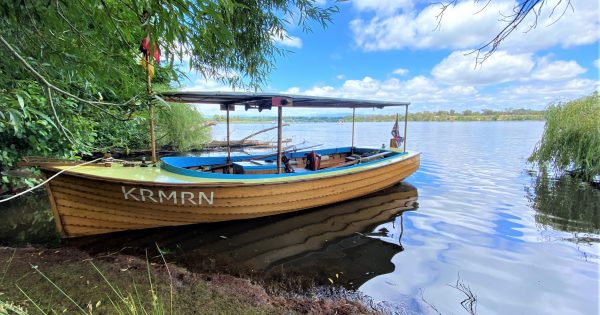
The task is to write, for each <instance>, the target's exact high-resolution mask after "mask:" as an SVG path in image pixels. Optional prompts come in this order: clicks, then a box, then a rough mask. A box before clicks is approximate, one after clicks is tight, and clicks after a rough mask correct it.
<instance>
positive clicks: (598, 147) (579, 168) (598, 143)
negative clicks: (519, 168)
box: [529, 92, 600, 181]
mask: <svg viewBox="0 0 600 315" xmlns="http://www.w3.org/2000/svg"><path fill="white" fill-rule="evenodd" d="M529 161H530V162H536V163H538V164H540V166H541V167H546V166H550V167H551V168H552V169H553V170H555V171H558V172H560V173H563V172H565V171H574V174H575V175H577V176H580V177H581V178H582V179H583V180H586V181H591V180H593V179H594V177H595V176H596V175H598V174H600V96H599V94H598V93H597V92H596V93H595V94H593V95H591V96H587V97H583V98H580V99H577V100H573V101H570V102H568V103H566V104H558V105H554V106H551V107H550V108H548V112H547V113H546V126H545V128H544V134H543V136H542V140H541V141H540V142H539V143H538V145H537V146H536V148H535V150H534V152H533V154H532V155H531V156H530V157H529Z"/></svg>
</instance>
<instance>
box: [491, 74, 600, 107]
mask: <svg viewBox="0 0 600 315" xmlns="http://www.w3.org/2000/svg"><path fill="white" fill-rule="evenodd" d="M594 91H600V81H594V80H590V79H572V80H568V81H560V82H543V83H542V84H527V85H522V84H519V85H515V86H511V87H507V88H504V89H502V90H500V91H499V92H498V94H497V96H496V98H497V99H498V100H499V101H500V102H502V103H513V104H542V105H548V104H553V103H557V102H563V101H568V100H571V99H575V98H578V97H581V96H585V95H590V94H591V93H593V92H594Z"/></svg>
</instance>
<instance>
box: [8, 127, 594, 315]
mask: <svg viewBox="0 0 600 315" xmlns="http://www.w3.org/2000/svg"><path fill="white" fill-rule="evenodd" d="M391 125H392V124H391V123H358V124H357V127H356V132H357V133H356V144H357V145H358V146H377V147H380V146H381V144H387V143H388V142H389V138H390V130H391V127H392V126H391ZM269 126H270V125H269ZM263 127H264V126H261V125H245V124H234V125H232V128H231V129H232V131H233V133H232V138H233V139H239V138H242V137H244V136H245V135H247V134H249V133H251V132H254V131H257V130H260V129H262V128H263ZM542 131H543V122H453V123H442V122H434V123H428V122H412V123H410V125H409V132H408V137H407V138H408V148H409V149H411V150H416V151H420V152H422V161H421V163H422V164H421V168H420V169H419V171H418V172H417V173H415V174H414V175H413V176H411V177H409V178H408V179H407V180H406V183H405V184H402V185H398V186H396V187H392V188H390V189H388V190H386V191H384V192H380V193H377V194H375V195H371V196H366V197H363V198H360V199H357V200H352V201H347V202H345V203H341V204H338V205H332V206H328V207H323V208H319V209H316V210H313V211H307V212H300V213H294V214H290V215H284V216H277V217H270V218H261V219H257V220H248V221H239V222H225V223H216V224H203V225H195V226H188V227H180V228H162V229H154V230H146V231H136V232H127V233H118V234H114V235H109V236H103V237H90V238H85V239H80V240H76V241H70V242H69V244H68V245H69V246H78V247H80V248H82V249H84V250H87V251H89V252H92V253H96V252H105V251H115V250H121V252H124V253H131V254H141V253H143V252H144V251H143V249H144V248H152V247H154V246H155V245H154V242H155V241H156V242H157V243H158V244H159V245H160V246H161V247H162V248H163V250H164V251H165V252H166V253H167V259H169V260H170V261H173V262H175V263H177V264H180V265H183V266H186V267H187V268H189V269H192V270H196V271H224V272H230V273H232V274H242V275H248V274H250V275H254V276H260V277H262V278H264V279H278V280H282V281H284V282H285V281H287V282H288V283H289V285H290V286H293V285H297V286H304V285H310V284H318V285H333V286H343V287H346V288H348V289H356V290H359V291H361V292H362V293H364V294H366V295H368V296H369V297H371V298H372V299H373V300H374V301H375V302H382V303H385V304H387V305H391V306H392V307H393V308H395V310H397V311H398V312H406V313H431V314H436V311H435V310H434V309H433V307H435V309H437V311H439V312H440V313H442V314H452V313H454V314H461V313H465V312H466V311H465V309H464V308H463V305H464V306H465V307H467V308H468V307H469V306H468V301H467V302H465V303H463V305H461V302H462V301H463V300H465V299H466V298H467V297H468V296H467V295H466V294H465V293H463V292H462V291H461V290H459V289H460V288H462V289H463V291H465V292H467V293H468V292H469V290H470V292H472V293H473V294H474V295H475V296H476V311H477V313H479V314H510V313H518V314H598V312H599V306H598V295H599V292H598V291H599V281H598V280H599V259H598V258H599V248H600V245H599V244H600V190H598V189H594V188H591V187H589V186H588V185H585V184H580V183H577V182H576V181H572V180H570V179H568V178H566V179H562V180H560V181H556V180H549V179H545V178H542V179H538V178H537V177H536V176H532V175H531V174H530V173H529V172H528V171H527V170H528V169H530V166H528V165H527V163H526V159H527V157H528V155H529V154H530V153H531V151H532V150H533V148H534V146H535V144H536V142H537V141H538V139H539V138H540V136H541V134H542ZM350 135H351V124H348V123H346V124H326V123H315V124H293V125H291V126H289V127H285V128H284V137H287V138H292V139H293V141H294V143H303V144H301V145H299V146H308V145H313V144H323V147H328V146H345V145H349V144H350V141H351V140H350ZM275 136H276V133H275V132H270V133H267V134H263V135H260V136H259V137H257V138H258V139H261V140H274V139H275ZM214 138H215V139H217V140H221V139H223V138H224V126H222V125H220V126H216V127H215V129H214ZM238 154H244V153H242V152H239V153H238ZM34 198H35V199H36V200H44V199H43V196H36V197H34ZM26 200H27V199H23V200H19V201H17V202H14V203H11V204H9V205H3V208H0V218H2V220H0V243H5V244H6V243H8V244H22V243H23V242H26V241H27V235H29V236H30V239H29V241H31V242H41V241H43V240H45V239H47V238H45V237H47V235H48V231H49V230H51V228H52V227H53V223H52V222H50V221H48V220H47V216H44V215H38V217H39V218H38V220H37V223H36V224H35V225H32V226H37V228H32V226H27V225H26V224H24V223H22V222H20V221H22V220H26V219H27V215H24V214H23V213H22V212H27V211H28V209H31V207H34V209H31V210H29V211H30V212H32V210H38V211H33V212H36V213H38V212H45V213H47V212H46V211H47V209H48V207H47V204H46V203H43V202H42V203H40V202H37V203H34V204H33V206H32V205H31V202H29V203H28V202H27V201H26ZM23 209H24V210H23ZM15 216H19V218H20V219H15ZM23 218H25V219H23ZM8 222H12V224H9V223H8ZM15 222H16V223H15ZM40 226H42V227H43V228H40ZM24 231H25V232H24ZM19 233H20V234H19ZM15 235H21V236H20V237H14V236H15ZM50 239H52V238H51V237H50ZM467 288H468V289H467Z"/></svg>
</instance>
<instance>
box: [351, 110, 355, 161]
mask: <svg viewBox="0 0 600 315" xmlns="http://www.w3.org/2000/svg"><path fill="white" fill-rule="evenodd" d="M355 114H356V107H352V147H351V148H350V155H352V154H354V117H355Z"/></svg>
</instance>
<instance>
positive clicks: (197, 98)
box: [159, 92, 410, 108]
mask: <svg viewBox="0 0 600 315" xmlns="http://www.w3.org/2000/svg"><path fill="white" fill-rule="evenodd" d="M159 96H160V97H161V98H163V99H164V100H165V101H168V102H180V103H197V104H221V105H250V106H253V105H271V102H272V101H273V98H284V99H288V100H289V99H291V100H292V105H291V106H290V105H288V106H290V107H312V108H374V107H375V108H384V107H388V106H408V105H410V102H389V101H372V100H359V99H349V98H333V97H320V96H304V95H289V94H277V93H239V92H165V93H161V94H160V95H159Z"/></svg>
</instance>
